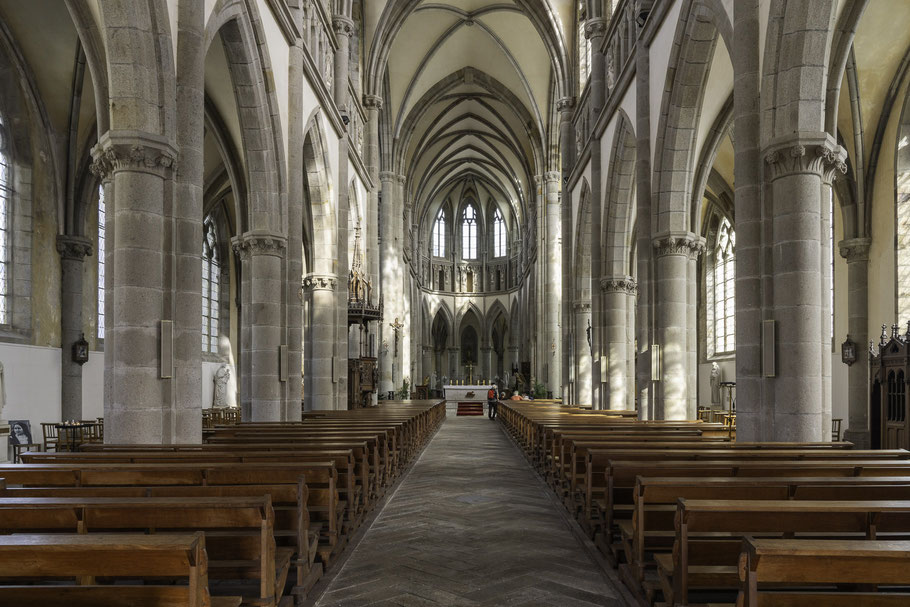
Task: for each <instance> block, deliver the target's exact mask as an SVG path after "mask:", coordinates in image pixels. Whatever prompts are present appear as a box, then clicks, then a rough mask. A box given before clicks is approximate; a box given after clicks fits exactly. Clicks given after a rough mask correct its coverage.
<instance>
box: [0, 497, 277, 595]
mask: <svg viewBox="0 0 910 607" xmlns="http://www.w3.org/2000/svg"><path fill="white" fill-rule="evenodd" d="M0 521H2V522H0V529H2V531H3V532H6V533H20V534H21V533H36V532H54V533H79V534H92V533H95V532H101V533H111V532H116V531H123V532H132V533H141V532H145V533H169V532H186V531H208V532H214V533H213V534H211V535H208V536H207V544H206V552H207V553H208V575H209V580H210V581H212V580H230V581H232V582H234V583H233V584H231V586H230V589H231V593H232V594H237V593H238V590H239V591H240V594H242V595H243V596H244V603H245V604H248V605H261V606H263V607H276V606H277V605H278V602H279V601H280V600H281V596H282V593H283V590H284V585H285V582H286V580H287V576H288V571H289V567H290V563H291V557H292V556H293V552H294V549H293V548H276V546H275V532H274V524H275V514H274V512H273V510H272V501H271V498H270V497H269V496H261V497H255V498H250V497H234V498H226V497H220V498H196V497H194V498H172V497H167V498H110V497H101V498H99V497H85V498H0ZM239 581H242V583H241V585H240V586H238V585H236V583H237V582H239ZM210 589H211V590H212V591H213V592H214V591H216V590H217V586H215V585H211V586H210Z"/></svg>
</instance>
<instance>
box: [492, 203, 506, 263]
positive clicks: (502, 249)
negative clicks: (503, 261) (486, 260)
mask: <svg viewBox="0 0 910 607" xmlns="http://www.w3.org/2000/svg"><path fill="white" fill-rule="evenodd" d="M505 256H506V222H505V221H504V220H503V218H502V213H500V212H499V209H496V212H495V213H494V214H493V257H505Z"/></svg>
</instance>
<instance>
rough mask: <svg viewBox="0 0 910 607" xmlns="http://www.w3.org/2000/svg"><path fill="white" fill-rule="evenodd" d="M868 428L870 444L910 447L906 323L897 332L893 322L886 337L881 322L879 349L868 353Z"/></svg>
mask: <svg viewBox="0 0 910 607" xmlns="http://www.w3.org/2000/svg"><path fill="white" fill-rule="evenodd" d="M869 361H870V362H869V364H870V370H869V380H870V384H871V386H870V394H871V399H870V408H871V409H872V411H871V414H872V415H871V419H870V428H871V430H872V447H873V448H882V449H910V415H908V414H907V406H908V402H907V393H908V390H907V382H908V381H910V327H908V332H907V334H905V335H899V334H898V332H897V325H894V326H892V327H891V337H890V338H886V336H885V327H884V326H882V339H881V343H880V344H879V352H878V354H877V355H876V354H875V353H874V352H873V353H871V354H870V356H869Z"/></svg>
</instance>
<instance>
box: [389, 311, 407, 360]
mask: <svg viewBox="0 0 910 607" xmlns="http://www.w3.org/2000/svg"><path fill="white" fill-rule="evenodd" d="M389 326H390V327H392V330H393V331H395V358H398V333H399V332H400V331H401V330H402V329H403V328H404V325H403V324H401V323H400V322H398V317H397V316H396V317H395V322H390V323H389Z"/></svg>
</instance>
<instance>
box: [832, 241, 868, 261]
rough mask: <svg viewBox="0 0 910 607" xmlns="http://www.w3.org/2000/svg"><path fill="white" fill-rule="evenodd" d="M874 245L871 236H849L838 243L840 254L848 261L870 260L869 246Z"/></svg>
mask: <svg viewBox="0 0 910 607" xmlns="http://www.w3.org/2000/svg"><path fill="white" fill-rule="evenodd" d="M871 245H872V239H871V238H848V239H845V240H842V241H840V242H839V243H837V248H838V251H839V252H840V256H841V257H843V258H844V259H846V260H847V263H853V262H856V261H869V247H870V246H871Z"/></svg>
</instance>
